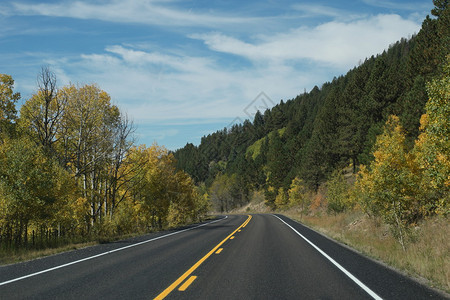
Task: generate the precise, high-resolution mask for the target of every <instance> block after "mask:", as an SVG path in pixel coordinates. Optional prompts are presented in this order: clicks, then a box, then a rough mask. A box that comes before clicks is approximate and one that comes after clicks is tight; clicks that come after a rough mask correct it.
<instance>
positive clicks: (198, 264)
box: [155, 215, 252, 300]
mask: <svg viewBox="0 0 450 300" xmlns="http://www.w3.org/2000/svg"><path fill="white" fill-rule="evenodd" d="M251 219H252V216H251V215H248V218H247V220H245V222H244V223H242V224H241V226H239V227H238V228H237V229H236V230H235V231H233V232H232V233H231V234H230V235H229V236H227V237H226V238H225V239H224V240H223V241H221V242H220V243H219V244H217V246H215V247H214V248H213V249H212V250H211V251H209V252H208V254H206V255H205V256H203V257H202V258H201V259H200V260H199V261H198V262H196V263H195V264H194V265H193V266H192V267H191V268H190V269H189V270H187V271H186V272H185V273H184V274H183V275H181V276H180V277H179V278H178V279H177V280H175V281H174V282H173V283H172V284H171V285H170V286H169V287H168V288H166V289H165V290H164V291H163V292H162V293H161V294H159V295H158V296H156V298H155V300H161V299H164V298H165V297H167V295H169V294H170V293H171V292H172V291H173V290H174V289H176V287H177V286H179V285H180V283H182V282H183V281H184V280H185V279H186V278H187V277H188V276H189V275H191V274H192V273H193V272H194V271H195V270H196V269H197V268H198V267H199V266H200V265H201V264H202V263H203V262H204V261H205V260H207V259H208V257H210V256H211V255H212V254H213V253H214V252H216V250H217V249H218V248H219V247H220V246H222V244H223V243H225V242H226V241H227V240H228V239H229V238H231V237H232V236H233V235H234V234H235V233H236V232H238V231H239V230H240V229H241V228H244V227H245V226H247V224H248V222H250V220H251ZM196 278H197V277H195V276H192V277H191V278H189V280H187V281H186V283H185V284H183V286H182V290H185V289H186V288H187V287H188V286H189V285H190V284H191V283H192V282H193V281H194V280H195V279H196Z"/></svg>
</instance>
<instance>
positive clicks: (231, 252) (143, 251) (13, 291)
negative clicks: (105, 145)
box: [0, 215, 446, 299]
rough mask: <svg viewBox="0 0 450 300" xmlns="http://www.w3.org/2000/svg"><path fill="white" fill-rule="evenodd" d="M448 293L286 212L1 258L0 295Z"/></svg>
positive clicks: (126, 296) (437, 295)
mask: <svg viewBox="0 0 450 300" xmlns="http://www.w3.org/2000/svg"><path fill="white" fill-rule="evenodd" d="M154 298H157V299H164V298H165V299H446V298H445V295H443V294H440V293H438V292H436V291H434V290H431V289H428V288H427V287H425V286H423V285H420V284H419V283H417V282H416V281H414V280H411V279H409V278H407V277H404V276H402V275H400V274H399V273H397V272H395V271H393V270H391V269H388V268H385V267H384V266H382V265H380V264H378V263H376V262H374V261H372V260H370V259H367V258H365V257H363V256H361V255H359V254H357V253H356V252H354V251H352V250H350V249H348V248H346V247H343V246H341V245H339V244H337V243H334V242H333V241H331V240H330V239H328V238H325V237H323V236H322V235H320V234H317V233H315V232H314V231H312V230H310V229H308V228H306V227H304V226H302V225H300V224H299V223H297V222H294V221H292V220H290V219H288V218H286V217H284V216H274V215H252V216H246V215H243V216H236V215H233V216H228V217H226V218H223V219H219V220H216V221H214V222H212V223H204V224H201V226H198V225H195V226H191V227H187V228H183V229H179V230H174V231H168V232H161V233H157V234H150V235H146V236H142V237H139V238H135V239H130V240H126V241H120V242H115V243H109V244H103V245H98V246H94V247H89V248H86V249H82V250H78V251H71V252H68V253H63V254H59V255H54V256H51V257H47V258H43V259H38V260H34V261H30V262H25V263H20V264H14V265H8V266H3V267H0V299H154Z"/></svg>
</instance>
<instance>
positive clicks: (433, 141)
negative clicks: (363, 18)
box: [174, 0, 450, 291]
mask: <svg viewBox="0 0 450 300" xmlns="http://www.w3.org/2000/svg"><path fill="white" fill-rule="evenodd" d="M433 3H434V5H435V8H434V9H433V10H432V11H431V17H430V16H427V17H426V19H425V20H424V21H423V23H422V28H421V30H420V31H419V32H418V33H417V35H414V36H412V37H410V38H409V39H402V40H400V41H398V42H396V43H394V44H392V45H390V46H389V49H388V50H386V51H384V52H383V53H381V54H379V55H377V56H372V57H370V58H367V59H366V60H365V61H364V62H363V63H361V64H360V65H358V66H356V67H355V68H353V69H351V70H350V71H348V73H347V74H346V75H343V76H340V77H337V78H334V79H333V80H332V81H331V82H327V83H324V84H323V85H322V86H321V87H317V86H316V87H314V88H313V89H312V90H311V91H310V92H309V93H307V92H306V91H305V93H303V94H300V95H298V96H297V97H295V98H293V99H290V100H287V101H281V102H280V103H279V104H277V105H275V106H274V107H272V108H268V107H266V108H265V111H255V112H254V118H253V121H249V120H246V121H245V122H243V124H238V125H233V126H232V127H230V128H224V129H223V130H219V131H217V132H215V133H213V134H210V135H208V136H205V137H203V138H202V142H201V143H200V145H198V146H194V145H192V144H187V145H186V146H185V147H184V148H182V149H179V150H178V151H176V152H175V153H174V155H175V157H176V158H177V166H178V168H179V169H181V170H184V171H185V172H187V173H188V174H190V175H191V177H192V178H193V179H194V180H195V182H196V184H197V185H199V186H201V187H202V192H203V193H204V195H205V196H206V197H208V198H209V199H210V201H211V205H212V207H213V209H214V210H215V211H218V212H228V211H232V212H233V211H239V212H252V211H254V212H272V211H278V212H286V213H287V214H290V215H293V216H295V218H296V219H298V220H300V221H301V222H305V223H306V224H310V225H312V226H314V227H316V228H320V229H321V230H323V231H325V232H326V233H327V234H329V235H331V236H333V237H336V238H338V239H339V240H341V241H343V242H345V243H348V244H349V245H352V247H355V248H356V249H360V250H361V251H362V252H364V253H367V254H369V255H371V256H373V257H376V258H378V259H380V260H382V261H384V262H386V263H388V264H390V265H392V266H395V267H396V268H399V269H401V270H405V271H406V272H407V273H410V274H414V275H415V276H421V277H424V278H427V279H428V280H430V282H431V284H432V285H435V286H438V287H440V288H441V289H444V290H446V291H449V287H450V285H449V281H450V280H449V274H450V266H449V263H448V262H449V261H450V259H449V258H450V257H449V254H448V253H450V239H449V238H448V236H449V234H448V233H449V231H448V230H449V222H448V215H449V212H450V139H449V137H450V52H449V49H450V44H449V41H450V8H449V4H448V1H441V0H435V1H433ZM255 101H256V102H257V101H258V99H256V100H255ZM262 104H264V103H263V102H261V103H252V107H257V108H260V107H262V106H261V105H262ZM262 108H263V109H264V107H262ZM255 199H258V200H255ZM249 203H250V206H249Z"/></svg>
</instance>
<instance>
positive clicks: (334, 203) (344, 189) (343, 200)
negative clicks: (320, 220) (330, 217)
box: [327, 170, 349, 214]
mask: <svg viewBox="0 0 450 300" xmlns="http://www.w3.org/2000/svg"><path fill="white" fill-rule="evenodd" d="M327 201H328V208H327V210H328V212H329V213H334V214H337V213H341V212H343V211H344V210H345V209H347V208H348V207H349V186H348V184H347V180H346V179H345V177H344V175H343V174H342V172H341V171H338V170H336V171H334V172H333V174H332V175H331V178H330V180H328V182H327Z"/></svg>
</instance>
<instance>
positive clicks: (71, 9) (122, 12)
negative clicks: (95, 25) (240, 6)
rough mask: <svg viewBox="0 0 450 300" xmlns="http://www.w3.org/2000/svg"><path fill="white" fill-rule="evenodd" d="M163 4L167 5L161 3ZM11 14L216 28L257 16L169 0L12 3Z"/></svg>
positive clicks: (250, 20)
mask: <svg viewBox="0 0 450 300" xmlns="http://www.w3.org/2000/svg"><path fill="white" fill-rule="evenodd" d="M162 4H164V5H162ZM5 11H7V12H6V13H8V14H22V15H41V16H51V17H69V18H77V19H95V20H102V21H108V22H119V23H139V24H147V25H165V26H206V27H217V26H223V25H225V24H228V25H232V24H236V23H238V24H242V23H251V22H253V21H255V20H258V18H249V17H236V16H231V15H230V16H227V15H212V14H210V13H197V12H193V11H192V10H181V9H176V8H172V7H170V1H152V0H140V1H135V0H111V1H63V2H60V3H38V4H34V3H33V4H31V3H23V2H22V3H20V2H19V3H13V4H12V9H8V10H5Z"/></svg>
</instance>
